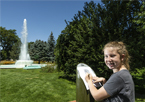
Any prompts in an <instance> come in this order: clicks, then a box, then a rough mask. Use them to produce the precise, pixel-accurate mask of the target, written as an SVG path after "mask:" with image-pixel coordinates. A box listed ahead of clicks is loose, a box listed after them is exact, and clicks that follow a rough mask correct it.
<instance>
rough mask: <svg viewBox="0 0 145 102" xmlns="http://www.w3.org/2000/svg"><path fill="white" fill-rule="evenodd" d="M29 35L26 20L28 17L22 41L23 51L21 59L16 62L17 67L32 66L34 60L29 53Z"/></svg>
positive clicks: (24, 24)
mask: <svg viewBox="0 0 145 102" xmlns="http://www.w3.org/2000/svg"><path fill="white" fill-rule="evenodd" d="M27 35H28V33H27V21H26V19H24V23H23V31H22V38H21V41H22V45H21V52H20V56H19V60H17V61H16V63H15V65H16V67H17V68H23V67H26V66H31V65H32V63H33V60H31V59H30V56H29V54H28V43H27Z"/></svg>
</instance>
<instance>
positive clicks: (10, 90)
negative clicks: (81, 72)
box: [0, 69, 76, 102]
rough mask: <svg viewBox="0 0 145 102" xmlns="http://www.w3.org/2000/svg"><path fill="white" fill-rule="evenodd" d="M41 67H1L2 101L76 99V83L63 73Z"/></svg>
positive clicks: (0, 95) (59, 100)
mask: <svg viewBox="0 0 145 102" xmlns="http://www.w3.org/2000/svg"><path fill="white" fill-rule="evenodd" d="M40 70H41V69H35V70H24V69H0V72H1V73H0V80H1V82H0V97H1V98H0V102H68V101H71V100H74V99H75V97H76V96H75V95H76V90H75V89H76V86H75V83H73V82H70V81H68V80H65V79H60V78H59V75H61V73H42V72H40Z"/></svg>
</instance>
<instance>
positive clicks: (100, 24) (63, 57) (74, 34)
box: [55, 0, 143, 78]
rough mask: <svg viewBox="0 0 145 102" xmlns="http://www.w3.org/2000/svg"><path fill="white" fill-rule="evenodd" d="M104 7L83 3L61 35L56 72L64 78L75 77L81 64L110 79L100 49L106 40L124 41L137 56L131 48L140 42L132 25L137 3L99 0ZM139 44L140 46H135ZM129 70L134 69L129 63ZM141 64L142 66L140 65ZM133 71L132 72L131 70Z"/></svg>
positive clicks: (138, 3) (134, 25)
mask: <svg viewBox="0 0 145 102" xmlns="http://www.w3.org/2000/svg"><path fill="white" fill-rule="evenodd" d="M102 2H103V5H100V4H98V5H96V4H95V3H94V2H93V1H91V2H89V3H87V2H86V3H85V5H84V10H82V12H81V11H78V14H76V15H75V16H74V17H73V19H72V21H71V22H66V24H67V26H66V28H65V29H64V30H63V31H62V32H61V35H60V36H59V38H58V40H57V44H56V49H55V55H56V62H57V64H58V69H60V70H63V71H64V72H65V75H66V76H70V75H72V76H73V75H75V73H76V66H77V64H78V63H80V62H83V63H86V64H88V65H89V66H91V68H93V70H95V72H99V73H97V75H98V76H104V77H106V78H109V76H110V74H111V73H112V72H111V71H110V70H109V69H108V68H107V67H106V66H105V64H104V61H103V54H102V53H101V52H102V49H103V46H104V45H105V44H106V43H108V42H109V41H114V40H119V41H124V42H125V43H126V44H127V45H129V46H128V47H129V48H130V49H129V52H130V53H131V55H135V56H134V57H138V58H139V59H140V57H139V55H138V54H136V52H135V50H134V49H135V47H134V45H135V44H136V43H137V44H138V42H137V40H136V39H139V37H138V35H137V34H141V32H139V31H136V27H137V26H138V25H137V24H135V23H134V22H133V19H134V17H135V16H134V15H133V14H134V13H135V12H138V11H139V9H140V5H141V2H139V1H136V2H134V1H123V0H120V1H118V0H110V1H106V0H102ZM138 45H139V44H138ZM132 61H133V64H132V65H131V67H133V68H134V69H135V68H136V66H137V65H136V64H135V61H137V59H134V60H132ZM142 64H143V63H142ZM133 68H132V70H134V69H133Z"/></svg>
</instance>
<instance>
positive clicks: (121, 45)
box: [103, 41, 130, 70]
mask: <svg viewBox="0 0 145 102" xmlns="http://www.w3.org/2000/svg"><path fill="white" fill-rule="evenodd" d="M107 47H113V48H116V49H117V52H118V53H119V55H120V56H122V54H124V55H125V56H124V60H123V62H122V64H124V65H125V67H126V68H127V69H128V70H129V69H130V66H129V60H130V56H129V53H128V51H127V49H126V45H125V44H124V43H123V42H121V41H120V42H119V41H112V42H109V43H107V44H106V45H105V46H104V48H103V52H104V49H105V48H107ZM120 59H121V58H120Z"/></svg>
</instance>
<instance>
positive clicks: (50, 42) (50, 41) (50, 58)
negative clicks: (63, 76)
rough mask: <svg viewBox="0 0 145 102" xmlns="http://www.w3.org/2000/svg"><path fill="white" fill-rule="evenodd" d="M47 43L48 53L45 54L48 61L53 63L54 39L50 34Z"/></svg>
mask: <svg viewBox="0 0 145 102" xmlns="http://www.w3.org/2000/svg"><path fill="white" fill-rule="evenodd" d="M47 43H48V53H47V56H48V61H52V62H54V59H55V56H54V49H55V39H54V36H53V33H52V32H51V34H50V36H49V38H48V41H47Z"/></svg>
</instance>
